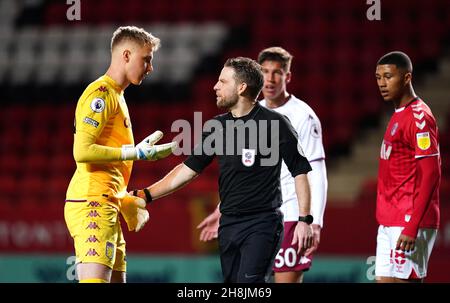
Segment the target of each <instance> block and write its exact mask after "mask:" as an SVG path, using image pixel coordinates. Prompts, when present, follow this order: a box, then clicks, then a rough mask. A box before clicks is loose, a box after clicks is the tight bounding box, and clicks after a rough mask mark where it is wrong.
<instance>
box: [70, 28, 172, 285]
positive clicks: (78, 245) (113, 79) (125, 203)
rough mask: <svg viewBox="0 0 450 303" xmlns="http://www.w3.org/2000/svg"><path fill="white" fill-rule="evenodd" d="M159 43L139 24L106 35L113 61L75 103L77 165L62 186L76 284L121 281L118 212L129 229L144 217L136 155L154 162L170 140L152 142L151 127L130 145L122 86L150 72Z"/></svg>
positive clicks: (121, 241) (167, 152) (122, 246)
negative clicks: (131, 190)
mask: <svg viewBox="0 0 450 303" xmlns="http://www.w3.org/2000/svg"><path fill="white" fill-rule="evenodd" d="M159 45H160V40H159V39H158V38H156V37H154V36H153V35H152V34H150V33H148V32H146V31H145V30H143V29H141V28H137V27H134V26H126V27H119V28H118V29H117V30H116V31H115V32H114V34H113V37H112V40H111V64H110V66H109V68H108V70H107V72H106V74H105V75H103V76H101V77H100V78H98V79H97V80H95V81H94V82H92V83H91V84H90V85H89V86H88V87H87V88H86V90H85V91H84V92H83V94H82V96H81V97H80V99H79V100H78V104H77V108H76V112H75V135H74V148H73V154H74V158H75V161H76V164H77V169H76V171H75V173H74V175H73V177H72V180H71V181H70V184H69V188H68V189H67V195H66V203H65V207H64V217H65V220H66V224H67V227H68V229H69V232H70V235H71V236H72V238H73V239H74V245H75V253H76V257H77V274H78V278H79V280H80V282H99V283H102V282H125V281H126V274H125V273H126V261H125V240H124V238H123V233H122V230H121V227H120V221H119V212H121V213H122V216H123V217H124V219H125V221H126V223H127V225H128V229H129V230H135V231H139V230H140V229H141V228H142V227H143V225H144V224H145V223H146V222H147V221H148V218H149V215H148V212H147V210H146V209H145V201H144V200H143V199H140V198H136V197H133V196H130V195H128V194H127V185H128V181H129V179H130V174H131V168H132V166H133V161H134V160H158V159H161V158H164V157H166V156H168V155H170V154H171V152H172V151H173V149H174V148H175V147H176V143H175V142H171V143H166V144H162V145H155V143H156V142H157V141H158V140H159V139H161V137H162V135H163V134H162V132H160V131H156V132H154V133H153V134H151V135H150V136H148V137H147V138H145V139H144V140H143V141H142V142H141V143H139V144H137V145H136V146H135V145H134V139H133V133H132V129H131V122H130V117H129V114H128V108H127V105H126V102H125V99H124V95H123V94H124V90H125V89H126V88H127V87H128V85H129V84H130V83H131V84H134V85H139V84H141V82H142V80H143V79H144V77H145V76H146V75H148V74H149V73H151V72H152V70H153V67H152V58H153V52H155V51H156V50H157V49H158V48H159Z"/></svg>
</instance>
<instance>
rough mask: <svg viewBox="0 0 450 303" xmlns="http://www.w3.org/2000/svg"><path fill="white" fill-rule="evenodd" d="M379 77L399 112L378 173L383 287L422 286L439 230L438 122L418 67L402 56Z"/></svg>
mask: <svg viewBox="0 0 450 303" xmlns="http://www.w3.org/2000/svg"><path fill="white" fill-rule="evenodd" d="M376 78H377V83H378V87H379V89H380V92H381V95H382V97H383V99H384V100H385V101H389V102H393V103H394V106H395V112H394V114H393V115H392V117H391V120H390V121H389V124H388V127H387V129H386V133H385V135H384V138H383V142H382V145H381V152H380V164H379V171H378V190H377V210H376V217H377V221H378V223H379V225H380V226H379V228H378V236H377V255H376V266H375V274H376V276H377V281H378V282H389V283H394V282H422V281H423V278H425V277H426V275H427V267H428V260H429V258H430V255H431V251H432V249H433V245H434V242H435V239H436V235H437V229H438V227H439V184H440V179H441V159H440V154H439V134H438V128H437V126H436V120H435V118H434V116H433V114H432V112H431V110H430V108H429V107H428V106H427V105H426V104H425V102H424V101H422V100H421V99H420V98H419V97H417V96H416V94H415V93H414V89H413V86H412V82H411V81H412V63H411V60H410V59H409V57H408V56H407V55H406V54H405V53H402V52H391V53H388V54H386V55H384V56H383V57H381V59H380V60H379V61H378V63H377V68H376Z"/></svg>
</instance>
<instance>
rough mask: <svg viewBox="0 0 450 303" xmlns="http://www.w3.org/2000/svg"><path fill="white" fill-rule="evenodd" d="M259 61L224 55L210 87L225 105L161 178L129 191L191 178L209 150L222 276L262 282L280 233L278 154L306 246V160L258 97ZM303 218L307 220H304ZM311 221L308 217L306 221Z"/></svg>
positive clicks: (297, 237)
mask: <svg viewBox="0 0 450 303" xmlns="http://www.w3.org/2000/svg"><path fill="white" fill-rule="evenodd" d="M262 86H263V74H262V71H261V66H260V65H259V64H258V63H257V62H256V61H254V60H252V59H249V58H243V57H238V58H233V59H228V60H227V61H226V63H225V65H224V67H223V69H222V71H221V73H220V76H219V80H218V82H217V83H216V85H215V86H214V90H215V91H216V95H217V106H218V107H220V108H223V109H226V110H227V111H228V112H227V113H226V114H223V115H219V116H217V117H215V118H214V119H212V120H209V121H208V122H206V123H205V125H204V127H203V134H202V142H201V143H200V144H197V146H196V147H195V148H194V150H193V151H192V154H191V155H190V156H189V157H188V158H187V159H186V161H185V162H184V163H182V164H179V165H178V166H176V167H175V168H174V169H173V170H172V171H171V172H169V173H168V174H167V175H166V176H165V177H164V178H163V179H161V180H160V181H158V182H156V183H155V184H153V185H151V186H150V187H148V188H145V189H143V190H137V191H134V192H133V193H134V194H135V195H137V196H140V197H142V198H144V199H145V200H146V201H147V202H151V201H152V200H155V199H157V198H160V197H163V196H165V195H168V194H170V193H172V192H174V191H176V190H178V189H180V188H181V187H183V186H184V185H185V184H187V183H189V182H190V181H191V180H192V179H194V178H195V177H196V176H197V175H198V174H199V173H201V172H202V171H203V169H204V168H205V167H206V166H208V165H209V164H210V163H211V162H212V160H213V159H214V157H216V156H217V158H218V161H219V171H220V176H219V192H220V201H221V203H220V212H221V213H222V217H221V219H220V227H219V250H220V259H221V265H222V273H223V276H224V282H238V283H245V282H251V283H262V282H268V279H269V276H270V271H271V268H272V264H273V261H274V259H275V255H276V253H277V251H278V249H279V247H280V244H281V240H282V236H283V218H282V214H281V212H280V211H279V207H280V206H281V203H282V197H281V190H280V170H281V163H282V160H284V162H285V163H286V165H287V167H288V169H289V171H290V172H291V174H292V176H293V177H294V178H295V188H296V193H297V197H298V201H299V210H300V215H301V217H300V218H299V222H298V224H297V226H296V229H295V233H294V240H293V243H295V242H298V250H299V251H304V250H306V249H307V248H309V247H310V246H311V245H312V230H311V228H310V226H309V225H308V223H309V222H308V221H309V220H305V218H308V219H310V218H311V216H310V189H309V183H308V179H307V177H306V174H307V173H308V171H310V170H311V167H310V165H309V163H308V161H307V160H306V158H305V157H304V156H303V152H302V149H301V147H300V146H299V144H298V140H297V134H296V132H295V130H294V129H293V127H292V125H291V124H290V122H289V121H288V119H287V118H286V117H284V116H283V115H281V114H279V113H277V112H275V111H272V110H270V109H267V108H264V107H262V106H260V105H259V104H258V102H257V101H256V98H257V97H258V95H259V93H260V91H261V89H262ZM305 221H306V222H305ZM311 221H312V220H311Z"/></svg>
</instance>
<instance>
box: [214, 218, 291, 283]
mask: <svg viewBox="0 0 450 303" xmlns="http://www.w3.org/2000/svg"><path fill="white" fill-rule="evenodd" d="M282 239H283V214H282V213H281V212H280V211H279V210H278V209H277V210H272V211H268V212H261V213H255V214H251V215H236V216H235V215H225V214H222V216H221V218H220V228H219V250H220V262H221V265H222V273H223V277H224V282H225V283H265V282H268V280H269V277H270V274H271V271H272V265H273V261H274V259H275V256H276V254H277V252H278V250H279V248H280V245H281V242H282Z"/></svg>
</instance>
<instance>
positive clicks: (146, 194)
mask: <svg viewBox="0 0 450 303" xmlns="http://www.w3.org/2000/svg"><path fill="white" fill-rule="evenodd" d="M142 191H143V192H144V194H145V200H146V202H147V204H148V203H150V202H152V201H153V198H152V195H151V194H150V191H149V190H148V189H147V188H144V189H143V190H142Z"/></svg>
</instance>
